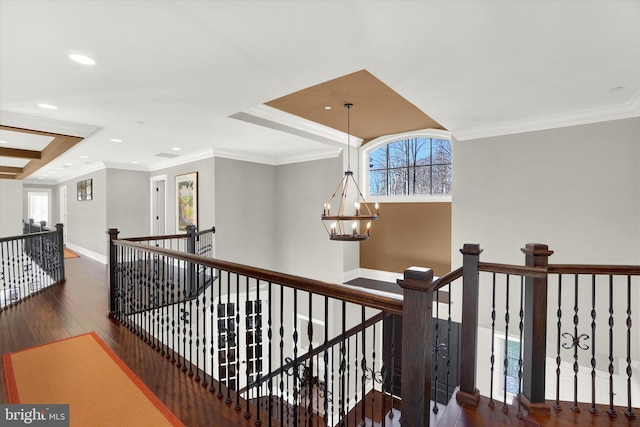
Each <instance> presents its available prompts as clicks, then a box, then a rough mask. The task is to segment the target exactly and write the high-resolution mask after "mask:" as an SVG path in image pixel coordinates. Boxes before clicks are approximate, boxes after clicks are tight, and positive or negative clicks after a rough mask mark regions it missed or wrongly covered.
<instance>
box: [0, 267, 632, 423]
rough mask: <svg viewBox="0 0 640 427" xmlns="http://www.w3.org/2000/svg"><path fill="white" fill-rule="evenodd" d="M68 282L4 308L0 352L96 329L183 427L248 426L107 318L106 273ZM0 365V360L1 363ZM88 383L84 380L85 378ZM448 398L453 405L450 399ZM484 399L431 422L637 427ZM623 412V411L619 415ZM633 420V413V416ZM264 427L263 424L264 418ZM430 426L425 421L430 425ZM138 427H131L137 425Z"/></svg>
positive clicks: (2, 391)
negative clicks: (521, 413)
mask: <svg viewBox="0 0 640 427" xmlns="http://www.w3.org/2000/svg"><path fill="white" fill-rule="evenodd" d="M65 267H66V275H67V282H66V283H65V284H64V285H60V286H57V287H55V288H52V289H50V290H48V291H45V292H43V293H41V294H39V295H36V296H34V297H32V298H30V299H29V300H27V301H25V302H23V303H21V304H18V305H16V306H14V307H12V308H10V309H7V310H4V311H1V312H0V354H5V353H8V352H13V351H16V350H21V349H24V348H28V347H32V346H34V345H38V344H44V343H48V342H51V341H55V340H58V339H61V338H66V337H70V336H74V335H78V334H82V333H86V332H91V331H95V332H96V333H97V334H98V335H99V336H100V337H101V338H102V339H103V340H104V341H105V342H106V343H107V344H108V345H109V346H110V347H111V348H112V349H113V350H114V351H115V353H116V354H117V355H118V356H119V357H120V358H121V359H122V360H123V361H124V362H125V363H126V364H127V365H128V366H129V367H130V368H131V369H132V371H133V372H134V373H135V374H136V375H137V376H138V377H139V378H140V379H141V380H142V381H143V382H144V383H145V384H146V385H147V386H148V387H149V389H150V390H151V391H152V392H153V393H155V394H156V395H157V396H158V398H159V399H160V400H161V401H162V402H163V403H164V404H165V405H166V406H167V407H168V408H169V409H170V410H171V411H173V413H174V414H176V416H177V417H178V418H179V419H180V420H181V421H182V422H183V423H184V424H185V425H186V426H189V427H190V426H214V427H215V426H226V427H231V426H254V425H255V419H245V418H244V409H243V410H242V411H239V412H238V411H236V410H235V409H234V404H230V405H229V404H226V403H225V402H224V399H219V398H218V397H216V393H210V392H209V391H208V390H207V389H205V388H203V387H202V386H201V385H199V384H198V383H196V382H195V381H193V380H192V379H191V378H190V377H189V376H187V375H185V374H184V373H182V372H181V370H180V369H178V368H176V367H175V366H173V365H171V363H170V362H169V361H167V360H166V359H164V358H163V357H160V356H159V355H158V354H157V353H156V352H155V351H154V350H153V349H152V348H151V347H149V346H148V345H147V344H145V343H144V342H142V340H140V339H139V338H138V337H136V336H135V335H134V334H132V333H131V332H130V331H129V330H128V329H126V328H124V327H119V326H117V325H116V324H114V323H113V322H111V321H110V320H109V319H108V318H107V316H106V312H107V295H108V289H107V269H106V267H105V266H104V265H102V264H100V263H98V262H96V261H92V260H90V259H88V258H86V257H80V258H71V259H66V260H65ZM0 363H1V362H0ZM86 380H87V381H91V378H87V379H86ZM454 400H455V399H454ZM0 403H7V392H6V385H5V380H4V370H3V369H0ZM486 403H487V402H486V401H485V400H481V402H480V405H479V406H478V407H477V408H475V407H469V406H459V405H457V404H456V403H450V405H449V407H447V409H446V410H444V411H441V412H440V413H439V414H438V415H437V416H432V420H433V421H437V425H438V426H447V427H448V426H458V427H471V426H511V425H518V426H538V425H541V426H556V427H565V426H575V425H580V426H592V427H596V426H614V425H615V426H640V420H638V418H636V419H635V420H630V419H628V418H627V417H625V416H624V414H623V413H622V412H620V413H619V415H618V417H617V418H614V419H610V418H609V417H608V416H606V415H604V414H605V412H606V411H605V410H604V409H603V410H602V411H601V413H600V415H598V416H592V415H591V414H589V412H588V410H587V408H586V407H585V408H584V410H583V411H582V412H581V413H580V414H575V413H573V412H572V411H571V410H570V409H565V410H564V411H561V412H556V411H553V410H552V413H551V414H550V415H544V416H536V417H532V418H527V419H519V418H517V417H516V416H515V411H514V410H512V411H510V413H508V414H505V413H503V412H502V411H501V410H500V408H498V407H497V406H496V408H494V409H491V408H489V407H488V406H487V404H486ZM623 410H624V409H623ZM636 415H637V416H640V414H638V413H637V414H636ZM264 424H265V425H268V422H266V420H264ZM434 424H436V423H435V422H432V425H434ZM136 427H137V426H136Z"/></svg>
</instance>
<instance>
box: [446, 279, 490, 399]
mask: <svg viewBox="0 0 640 427" xmlns="http://www.w3.org/2000/svg"><path fill="white" fill-rule="evenodd" d="M492 276H493V280H492V286H491V358H490V361H491V369H490V372H491V374H490V377H491V380H490V381H489V407H490V408H493V407H494V406H495V401H494V400H493V371H494V365H495V360H496V355H495V341H496V339H495V336H496V273H493V274H492ZM449 306H451V304H449Z"/></svg>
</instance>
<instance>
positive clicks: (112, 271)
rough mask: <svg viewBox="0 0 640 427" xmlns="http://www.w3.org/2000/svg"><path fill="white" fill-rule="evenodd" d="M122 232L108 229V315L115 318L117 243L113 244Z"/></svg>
mask: <svg viewBox="0 0 640 427" xmlns="http://www.w3.org/2000/svg"><path fill="white" fill-rule="evenodd" d="M119 233H120V232H119V231H118V229H117V228H110V229H109V230H107V234H108V235H109V313H108V317H109V318H111V319H114V318H115V315H116V261H117V255H116V245H114V244H113V241H114V240H117V239H118V234H119Z"/></svg>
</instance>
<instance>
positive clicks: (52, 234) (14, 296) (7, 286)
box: [0, 220, 65, 310]
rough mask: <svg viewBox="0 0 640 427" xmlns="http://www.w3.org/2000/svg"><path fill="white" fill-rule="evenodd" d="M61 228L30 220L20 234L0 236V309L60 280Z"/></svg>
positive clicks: (61, 262)
mask: <svg viewBox="0 0 640 427" xmlns="http://www.w3.org/2000/svg"><path fill="white" fill-rule="evenodd" d="M62 229H63V226H62V224H57V225H56V228H55V229H48V228H47V227H46V223H44V222H42V223H39V224H37V225H36V224H35V223H34V222H33V220H31V221H29V222H28V223H27V222H23V231H24V234H23V235H21V236H13V237H3V238H0V310H2V309H6V308H9V307H11V306H12V305H14V304H17V303H19V302H20V301H22V300H24V299H25V298H28V297H30V296H32V295H34V294H36V293H39V292H42V291H43V290H44V289H46V288H48V287H50V286H52V285H56V284H59V283H62V282H64V279H65V273H64V252H63V249H64V248H63V241H62Z"/></svg>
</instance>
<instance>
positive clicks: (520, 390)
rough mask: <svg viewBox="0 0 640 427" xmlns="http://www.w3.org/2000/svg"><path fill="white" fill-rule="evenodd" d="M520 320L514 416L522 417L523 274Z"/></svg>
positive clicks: (522, 278) (521, 280)
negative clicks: (516, 394)
mask: <svg viewBox="0 0 640 427" xmlns="http://www.w3.org/2000/svg"><path fill="white" fill-rule="evenodd" d="M518 315H519V316H520V322H519V323H518V328H519V330H520V339H519V341H518V345H519V349H518V350H519V351H518V408H517V410H516V416H517V417H518V418H522V347H523V346H522V332H523V329H524V276H520V311H519V312H518Z"/></svg>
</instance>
